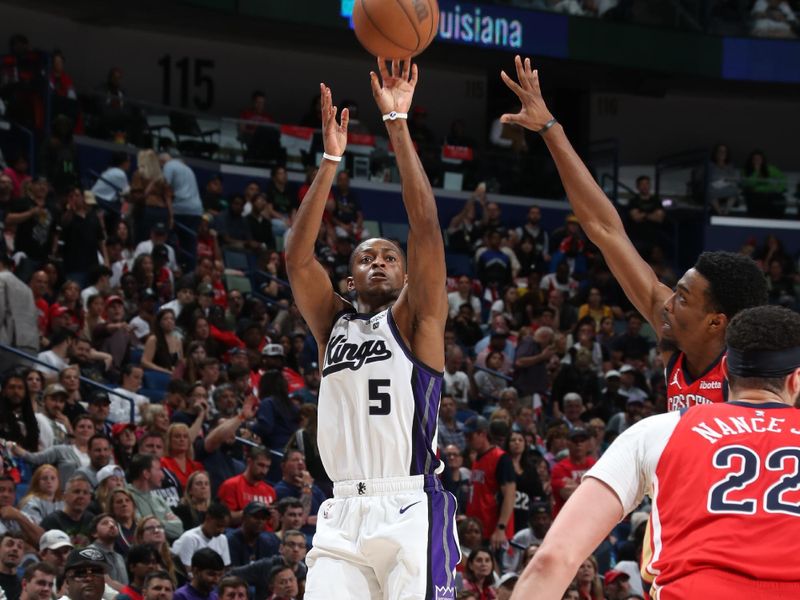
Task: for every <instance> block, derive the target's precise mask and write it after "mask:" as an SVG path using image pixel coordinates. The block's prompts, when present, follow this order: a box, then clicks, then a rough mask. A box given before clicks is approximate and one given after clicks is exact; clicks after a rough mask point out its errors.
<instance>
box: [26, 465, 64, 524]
mask: <svg viewBox="0 0 800 600" xmlns="http://www.w3.org/2000/svg"><path fill="white" fill-rule="evenodd" d="M17 508H19V509H20V510H21V511H22V512H23V513H25V515H26V516H27V517H28V518H29V519H30V520H31V521H33V522H34V523H36V524H37V525H38V524H39V523H41V522H42V519H44V518H45V517H46V516H47V515H49V514H51V513H54V512H56V511H57V510H61V509H62V508H64V501H63V500H62V499H61V482H60V481H59V479H58V469H56V468H55V467H54V466H53V465H41V466H40V467H38V468H37V469H36V470H35V471H34V472H33V476H32V477H31V483H30V486H29V487H28V493H27V494H25V495H24V496H23V497H22V499H21V500H20V501H19V504H18V505H17Z"/></svg>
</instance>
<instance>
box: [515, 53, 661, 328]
mask: <svg viewBox="0 0 800 600" xmlns="http://www.w3.org/2000/svg"><path fill="white" fill-rule="evenodd" d="M514 61H515V65H516V69H517V79H518V82H516V81H514V80H513V79H511V77H509V76H508V75H507V74H506V73H505V71H502V72H501V74H500V76H501V78H502V79H503V82H504V83H505V84H506V85H507V86H508V87H509V89H511V91H513V92H514V93H515V94H516V95H517V97H518V98H519V99H520V102H522V109H521V110H520V112H518V113H517V114H504V115H503V116H502V117H500V120H501V121H502V122H503V123H514V124H517V125H521V126H523V127H525V128H526V129H530V130H531V131H535V132H541V134H542V138H543V139H544V141H545V144H547V148H548V150H549V151H550V155H551V156H552V157H553V160H554V161H555V163H556V167H557V168H558V174H559V175H560V176H561V182H562V183H563V185H564V189H565V190H566V192H567V197H568V198H569V203H570V205H571V206H572V209H573V210H574V211H575V215H576V216H577V217H578V221H580V224H581V227H583V230H584V231H585V232H586V235H588V236H589V239H590V240H592V242H594V244H595V245H596V246H597V247H598V248H600V251H601V252H602V253H603V257H604V258H605V259H606V263H608V266H609V268H610V269H611V271H612V273H613V274H614V276H615V277H616V279H617V281H619V283H620V285H622V288H623V289H624V290H625V294H626V295H627V296H628V298H629V299H630V300H631V302H633V304H634V305H635V306H636V308H637V309H638V310H639V312H640V313H641V314H642V315H644V317H645V318H646V319H647V320H648V321H649V322H650V324H651V325H652V326H653V328H654V329H655V330H656V331H657V332H660V331H661V327H660V325H661V322H662V316H661V314H662V305H663V303H664V301H665V300H666V299H667V298H668V297H669V295H670V294H671V293H672V291H671V290H670V289H669V288H668V287H667V286H665V285H663V284H661V283H660V282H659V281H658V277H656V274H655V273H654V272H653V269H652V268H650V266H649V265H648V264H647V263H646V262H645V261H644V260H643V259H642V258H641V257H640V256H639V253H638V252H637V251H636V249H635V248H634V246H633V244H632V243H631V241H630V239H629V238H628V236H627V234H626V233H625V228H624V227H623V225H622V220H621V219H620V218H619V215H618V214H617V211H616V209H615V208H614V205H613V204H612V203H611V201H609V199H608V198H607V197H606V195H605V194H604V193H603V190H601V189H600V186H598V185H597V183H596V182H595V180H594V178H593V177H592V175H591V173H590V172H589V170H588V169H587V168H586V165H584V164H583V161H582V160H581V159H580V157H579V156H578V154H577V153H576V152H575V150H574V148H573V147H572V144H570V142H569V139H567V136H566V134H565V133H564V129H563V128H562V127H561V125H560V124H558V123H557V122H555V120H554V119H553V115H552V114H551V113H550V111H549V110H548V109H547V106H546V104H545V102H544V99H543V98H542V92H541V90H540V88H539V74H538V72H537V71H535V70H532V69H531V61H530V59H529V58H526V59H525V61H524V63H523V61H522V59H521V58H520V57H519V56H517V57H516V58H515V59H514ZM551 121H552V122H551ZM545 127H547V129H546V130H543V129H544V128H545Z"/></svg>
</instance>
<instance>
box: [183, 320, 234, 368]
mask: <svg viewBox="0 0 800 600" xmlns="http://www.w3.org/2000/svg"><path fill="white" fill-rule="evenodd" d="M189 332H190V335H189V337H188V342H189V344H200V345H201V346H202V347H203V350H204V351H205V353H206V356H214V357H216V358H219V357H220V356H222V354H223V352H224V351H225V348H223V347H222V344H220V342H218V341H217V340H216V339H215V338H214V336H213V335H212V331H211V324H210V323H209V322H208V319H207V318H206V317H205V316H203V315H198V316H197V317H195V319H194V321H193V322H192V323H191V326H190V329H189ZM192 347H193V348H194V349H195V351H197V350H196V348H197V347H196V346H192ZM186 356H187V357H188V356H189V352H188V346H187V352H186ZM201 358H205V357H201Z"/></svg>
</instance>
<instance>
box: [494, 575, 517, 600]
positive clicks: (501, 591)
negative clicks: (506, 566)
mask: <svg viewBox="0 0 800 600" xmlns="http://www.w3.org/2000/svg"><path fill="white" fill-rule="evenodd" d="M517 579H519V575H517V574H516V573H514V572H513V571H511V572H509V573H505V574H504V575H503V576H502V577H500V579H498V580H497V583H495V584H494V588H495V590H497V591H496V592H495V594H496V596H495V600H508V599H509V598H511V592H513V591H514V586H516V585H517Z"/></svg>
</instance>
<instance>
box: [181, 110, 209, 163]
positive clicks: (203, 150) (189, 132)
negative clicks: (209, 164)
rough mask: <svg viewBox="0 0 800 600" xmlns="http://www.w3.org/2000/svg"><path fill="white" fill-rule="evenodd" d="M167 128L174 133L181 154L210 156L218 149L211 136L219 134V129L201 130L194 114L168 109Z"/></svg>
mask: <svg viewBox="0 0 800 600" xmlns="http://www.w3.org/2000/svg"><path fill="white" fill-rule="evenodd" d="M169 128H170V129H171V130H172V133H174V134H175V139H176V140H177V146H178V150H180V151H181V153H183V154H188V155H189V156H202V157H205V158H211V157H212V156H213V155H214V154H216V153H217V150H219V144H216V143H214V142H213V141H211V140H212V139H213V136H215V135H217V136H219V133H220V131H219V129H210V130H208V131H203V130H202V129H201V128H200V125H199V123H198V122H197V118H196V117H195V116H194V115H190V114H188V113H183V112H179V111H176V110H173V111H170V113H169Z"/></svg>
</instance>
